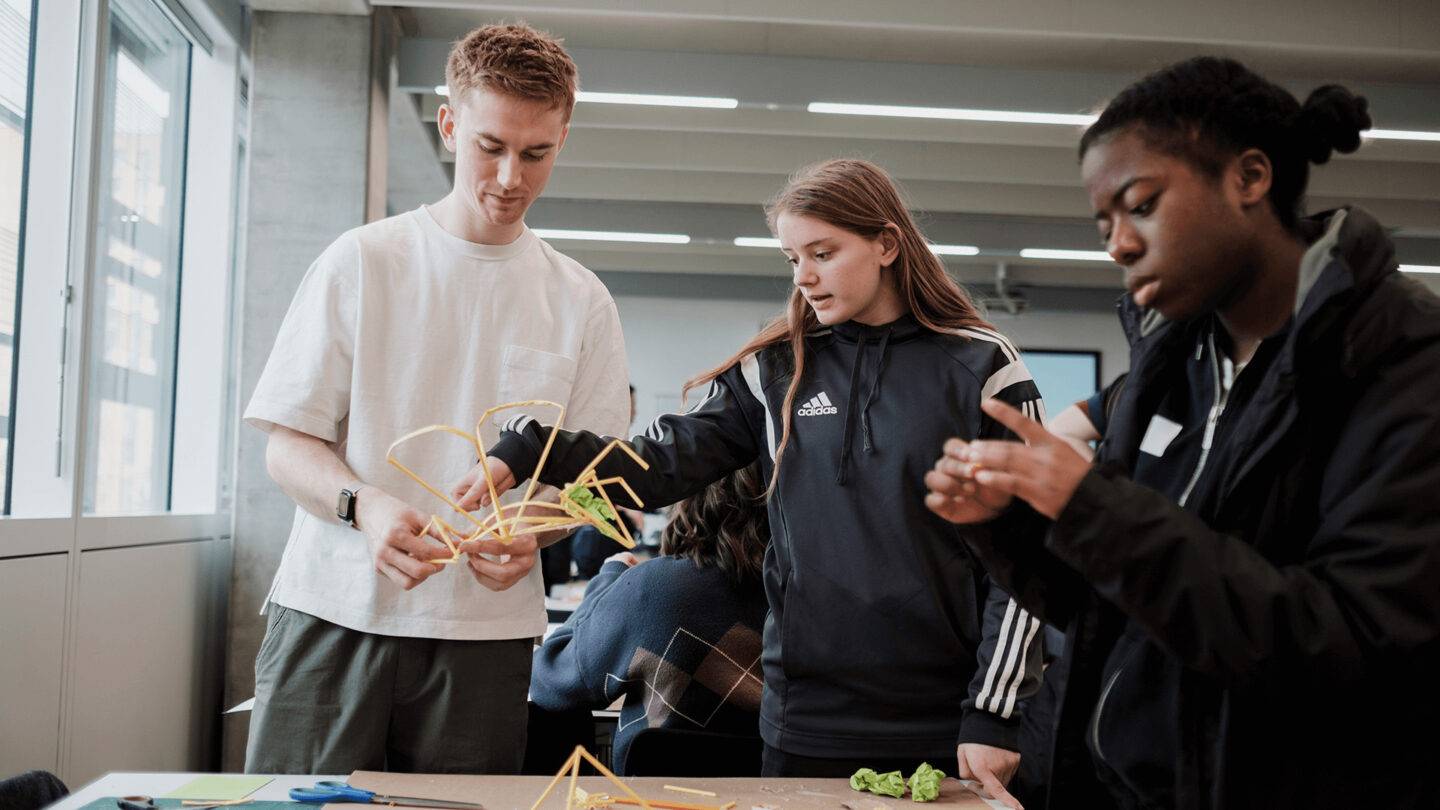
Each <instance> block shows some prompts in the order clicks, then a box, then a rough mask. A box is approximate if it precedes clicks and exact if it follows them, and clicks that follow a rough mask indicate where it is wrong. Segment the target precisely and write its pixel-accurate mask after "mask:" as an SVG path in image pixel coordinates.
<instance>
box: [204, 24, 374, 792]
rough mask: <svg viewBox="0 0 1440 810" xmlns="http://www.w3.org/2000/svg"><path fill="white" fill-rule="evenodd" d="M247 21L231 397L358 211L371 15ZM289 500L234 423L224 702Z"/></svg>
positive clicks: (248, 648) (240, 756)
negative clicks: (245, 173) (244, 162)
mask: <svg viewBox="0 0 1440 810" xmlns="http://www.w3.org/2000/svg"><path fill="white" fill-rule="evenodd" d="M251 31H252V39H251V58H252V66H253V73H252V79H251V83H250V140H249V152H250V166H249V184H250V186H249V211H248V225H247V228H246V231H245V233H244V234H242V235H241V237H240V238H242V239H244V240H245V242H244V244H245V251H246V262H245V268H244V275H243V279H242V281H241V283H240V284H239V285H238V286H237V290H238V294H239V296H240V298H241V301H240V329H241V335H240V356H239V362H238V368H239V373H240V381H239V382H240V385H239V392H240V404H241V407H242V408H243V407H244V404H245V403H247V402H248V401H249V399H250V394H251V392H253V391H254V389H255V383H256V381H257V380H258V379H259V376H260V372H261V370H262V369H264V367H265V361H266V359H267V358H268V357H269V356H270V349H271V347H272V345H273V344H274V341H275V334H276V332H277V331H278V330H279V328H280V321H281V319H282V318H283V317H284V315H285V311H286V309H287V308H288V307H289V305H290V299H291V297H292V296H293V295H294V294H295V289H296V287H297V286H298V285H299V283H300V278H301V276H302V275H303V274H304V273H305V270H306V268H307V267H309V266H310V263H311V262H313V261H314V260H315V258H316V257H317V256H318V255H320V252H321V251H322V250H324V249H325V247H326V246H327V245H329V244H330V242H332V241H334V239H335V238H336V237H337V236H339V235H340V234H341V233H343V232H344V231H346V230H349V229H350V228H354V227H356V226H358V225H361V224H363V223H364V222H365V214H366V199H367V193H368V189H367V179H368V178H367V167H368V165H369V154H368V143H369V133H370V127H371V99H372V87H371V75H372V71H371V51H372V49H371V40H372V32H371V18H370V17H363V16H346V15H331V14H296V13H285V12H268V11H259V12H256V13H255V16H254V24H253V26H252V29H251ZM379 112H380V114H381V115H382V116H383V115H384V114H385V111H383V110H382V111H379ZM382 120H384V119H383V118H382ZM294 508H295V507H294V504H293V503H292V502H291V501H290V500H289V499H288V498H287V497H285V495H284V494H283V493H282V492H280V490H279V488H278V487H276V486H275V484H274V483H273V482H272V481H271V480H270V477H269V476H268V475H267V474H266V472H265V437H264V436H263V435H262V434H260V433H259V432H258V431H255V430H253V429H250V428H247V427H242V428H241V429H240V436H239V441H238V446H237V459H236V470H235V502H234V510H235V534H234V541H235V542H234V548H235V558H234V569H233V576H232V581H231V588H230V607H229V625H230V626H229V639H228V644H227V649H226V681H225V705H226V706H227V707H228V706H232V705H234V704H236V703H238V702H240V701H242V700H245V699H247V698H249V697H251V696H252V695H254V694H255V654H256V651H257V650H258V649H259V646H260V639H261V638H262V636H263V635H264V632H265V625H264V617H262V616H259V615H257V611H259V609H260V606H261V601H262V600H263V599H264V597H265V594H266V592H267V591H268V589H269V586H270V579H271V577H273V576H274V574H275V570H276V568H277V566H278V565H279V561H280V554H281V552H282V551H283V550H284V547H285V540H286V538H287V537H288V535H289V532H290V523H291V517H292V515H293V512H294ZM249 717H250V716H249V714H248V713H243V714H232V715H226V719H225V726H224V755H223V762H222V765H223V767H224V769H225V770H239V769H240V768H241V767H242V766H243V764H244V756H245V739H246V733H247V731H248V728H249Z"/></svg>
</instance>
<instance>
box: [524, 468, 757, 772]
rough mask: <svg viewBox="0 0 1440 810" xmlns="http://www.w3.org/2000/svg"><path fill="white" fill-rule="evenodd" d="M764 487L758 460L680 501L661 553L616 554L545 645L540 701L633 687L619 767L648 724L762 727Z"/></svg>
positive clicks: (584, 701)
mask: <svg viewBox="0 0 1440 810" xmlns="http://www.w3.org/2000/svg"><path fill="white" fill-rule="evenodd" d="M764 492H765V485H764V481H763V479H762V478H761V476H760V471H759V468H758V466H756V465H754V464H752V465H750V466H749V467H746V468H743V469H741V470H737V471H736V472H735V473H733V474H731V475H730V476H728V477H726V478H723V479H721V480H719V481H716V482H715V483H713V484H711V485H710V486H708V487H706V488H705V489H704V490H702V491H700V492H699V493H697V494H695V495H693V496H691V497H690V498H688V499H686V500H684V501H681V502H679V503H677V504H676V505H675V508H674V510H673V512H672V514H671V519H670V524H669V525H668V526H666V527H665V531H664V534H663V535H662V537H661V540H660V553H661V555H662V556H661V557H658V558H656V559H654V560H650V561H647V562H644V563H641V562H639V561H638V560H636V558H635V556H634V555H632V554H630V553H628V552H625V553H621V554H616V555H614V556H613V557H611V558H610V559H609V560H607V561H606V563H605V565H604V566H602V567H601V569H600V573H599V574H598V575H596V576H595V577H594V578H593V579H592V580H591V581H590V587H589V588H588V589H587V590H586V591H585V599H584V601H583V602H581V603H580V607H579V609H578V610H576V611H575V613H574V615H572V616H571V617H570V620H569V621H567V622H566V623H565V624H563V625H561V626H560V628H559V629H557V630H556V631H555V632H554V633H553V634H552V635H551V636H550V638H549V639H548V640H546V641H545V643H544V644H543V645H541V647H540V648H539V649H538V650H536V651H535V661H534V667H533V669H532V672H531V676H530V694H531V699H532V700H533V701H534V702H535V704H536V705H537V706H539V707H541V708H543V709H546V710H548V711H563V710H566V709H575V708H581V707H589V708H595V709H599V708H604V707H606V706H609V705H610V704H611V703H613V702H614V701H615V699H616V698H618V697H620V696H621V695H624V696H625V707H624V708H623V709H622V710H621V712H620V723H619V725H618V726H617V728H616V732H615V740H614V749H613V750H614V753H613V756H612V765H613V767H614V769H615V770H616V771H620V772H623V768H624V765H625V755H626V753H627V752H628V750H629V746H630V742H631V740H633V739H634V737H635V735H636V734H637V733H638V732H639V731H640V730H641V729H644V728H652V727H670V728H685V729H694V730H706V731H716V732H723V733H727V734H754V735H757V736H758V734H759V728H758V719H759V712H760V694H761V688H762V685H763V675H762V674H761V671H760V630H761V627H762V626H763V625H764V622H765V611H766V603H765V592H764V590H763V588H762V587H761V582H760V568H761V564H762V562H763V561H764V557H765V548H766V546H767V545H768V544H769V541H770V526H769V521H768V520H767V518H766V513H765V502H764ZM641 721H643V722H641Z"/></svg>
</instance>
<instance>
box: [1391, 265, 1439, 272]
mask: <svg viewBox="0 0 1440 810" xmlns="http://www.w3.org/2000/svg"><path fill="white" fill-rule="evenodd" d="M1400 272H1402V273H1440V264H1402V265H1400Z"/></svg>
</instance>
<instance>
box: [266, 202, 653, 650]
mask: <svg viewBox="0 0 1440 810" xmlns="http://www.w3.org/2000/svg"><path fill="white" fill-rule="evenodd" d="M627 383H628V377H627V374H626V362H625V344H624V339H623V338H622V336H621V333H620V319H619V315H618V314H617V312H616V310H615V303H614V301H613V300H612V299H611V298H610V294H609V292H608V291H607V290H606V289H605V286H604V285H603V284H601V283H600V280H599V279H597V278H596V277H595V275H594V274H593V273H591V272H590V271H589V270H586V269H585V268H584V267H582V266H581V265H580V264H578V263H577V262H575V261H574V260H572V259H570V258H568V257H566V256H563V255H561V254H560V253H558V252H556V251H555V250H554V249H553V248H551V247H550V246H549V245H547V244H546V243H544V242H542V241H541V240H540V239H539V238H538V237H536V236H535V234H534V233H532V232H531V231H530V230H529V229H526V230H525V232H524V233H523V234H521V236H520V238H518V239H516V240H515V241H514V242H512V243H510V244H508V245H478V244H474V243H472V242H468V241H466V240H464V239H460V238H458V237H456V236H453V235H451V234H450V233H448V232H446V231H445V230H444V229H443V228H441V227H440V225H439V224H438V223H437V222H436V221H435V219H434V218H433V217H432V216H431V215H430V212H429V211H428V210H427V209H426V208H424V207H423V206H422V207H421V208H418V209H416V210H414V211H410V212H408V213H405V214H401V215H399V216H394V217H390V218H389V219H385V220H381V221H379V222H374V223H371V224H369V225H365V226H364V227H360V228H356V229H355V230H352V231H349V232H348V233H346V234H344V235H343V236H341V237H340V238H339V239H337V240H335V243H334V244H332V245H331V246H330V247H329V248H328V249H326V251H325V252H324V253H323V254H321V256H320V258H319V259H317V260H316V261H315V263H314V264H313V265H311V266H310V269H309V271H307V272H306V274H305V277H304V279H302V280H301V282H300V289H299V290H298V291H297V292H296V293H295V299H294V301H292V302H291V304H290V310H289V312H287V313H286V314H285V321H284V323H283V324H282V325H281V327H280V333H279V335H278V336H277V337H276V339H275V347H274V349H273V350H272V351H271V354H270V360H269V362H267V363H266V365H265V371H264V373H262V374H261V375H260V381H259V383H258V384H257V385H256V387H255V393H254V395H253V397H252V398H251V400H250V404H249V407H247V408H246V410H245V421H246V422H248V423H250V424H251V425H254V426H256V427H259V428H261V429H262V430H266V431H268V430H270V428H271V427H272V426H273V425H284V426H285V427H288V428H292V429H294V430H298V431H300V432H303V433H308V434H310V435H312V436H316V437H318V438H321V439H324V440H326V441H328V442H339V443H340V445H339V446H340V452H341V455H342V457H343V458H344V459H345V462H346V463H347V464H349V465H350V468H351V469H352V470H354V471H355V474H356V475H357V476H358V477H359V478H360V480H362V481H364V482H366V483H368V484H373V485H375V486H378V487H380V488H382V489H384V490H385V491H386V492H389V493H390V494H392V495H394V496H395V497H397V498H400V499H401V500H403V501H405V502H407V503H409V504H410V505H411V506H414V507H415V508H416V509H419V510H420V511H421V512H423V513H425V514H427V515H429V514H436V515H440V516H441V517H442V518H444V519H445V520H446V521H447V522H449V523H450V525H452V526H454V527H455V528H456V529H457V530H460V531H462V532H463V531H465V530H466V529H465V527H467V526H469V525H471V524H469V523H468V522H467V521H465V519H464V518H463V517H461V516H459V515H457V514H455V513H454V512H453V511H451V510H450V508H449V507H448V506H446V505H445V503H444V502H443V501H441V500H440V499H438V498H436V497H435V496H434V495H431V494H430V493H428V492H426V491H425V490H424V489H423V488H421V487H420V486H419V485H418V484H416V483H414V482H413V481H411V480H410V479H409V478H408V477H406V476H405V475H404V474H403V473H401V472H400V471H399V470H397V469H395V468H394V467H392V466H390V465H389V464H387V463H386V462H385V452H386V449H387V448H388V447H389V446H390V443H391V442H393V441H394V440H395V439H398V438H400V437H401V436H402V435H404V434H406V433H408V432H410V431H412V430H416V429H418V428H422V427H425V426H427V425H434V424H445V425H453V426H455V427H459V428H461V429H462V430H465V431H466V432H469V431H473V430H474V429H475V422H476V420H478V419H479V418H480V414H481V413H482V412H483V411H484V410H485V409H487V408H490V407H492V406H495V405H499V404H501V403H504V402H512V401H516V400H525V399H546V400H553V401H555V402H559V403H561V404H562V405H565V406H566V407H567V412H566V414H565V424H566V426H568V427H578V428H585V429H587V430H591V431H595V432H599V433H604V434H608V435H623V431H624V430H626V428H627V427H628V421H629V410H630V398H629V391H628V387H627ZM527 410H528V411H529V412H532V413H534V414H535V415H536V416H540V413H539V412H536V411H535V410H534V408H533V407H532V408H529V409H527ZM511 415H513V414H509V413H503V412H502V413H501V414H499V415H498V417H497V418H496V419H495V420H492V423H491V424H488V425H485V426H484V427H483V429H482V433H481V438H482V439H483V440H484V441H485V442H486V443H487V444H489V443H493V442H494V441H495V439H496V437H497V435H498V427H497V424H496V423H497V422H499V421H503V420H504V419H505V418H507V417H508V416H511ZM542 418H543V417H542ZM398 455H399V457H400V459H401V460H402V461H404V462H405V463H406V464H407V466H409V467H410V468H411V469H413V470H414V471H415V472H416V473H417V474H419V475H420V476H421V477H423V478H425V479H426V480H427V481H429V482H430V483H431V484H432V485H433V486H435V487H436V488H437V489H439V490H440V491H442V492H448V491H449V488H450V486H451V485H452V484H453V483H454V482H455V481H456V480H458V479H459V478H460V477H461V476H463V475H464V474H465V473H466V471H468V470H469V469H470V468H471V467H472V466H473V465H474V463H475V449H474V447H473V446H472V445H470V444H469V443H468V442H466V441H465V440H464V439H461V438H459V437H456V436H453V435H449V434H430V435H427V436H425V437H422V438H420V439H417V440H414V441H412V442H409V443H406V444H405V445H402V446H401V447H400V449H399V451H398ZM336 496H337V497H338V496H339V493H338V492H337V493H336ZM364 498H365V492H364V491H361V493H360V499H361V500H362V501H363V500H364ZM543 597H544V593H543V586H542V584H541V576H540V567H539V566H538V565H537V566H536V567H535V568H534V569H533V570H531V572H530V574H529V576H528V577H527V578H526V579H525V580H523V581H521V582H518V583H516V584H515V585H514V586H513V587H511V588H510V589H509V590H506V591H502V592H499V593H496V592H494V591H491V590H489V589H487V588H485V587H484V586H482V585H481V584H480V583H478V582H476V581H475V579H474V577H473V576H472V575H471V574H470V571H469V570H468V566H465V565H463V564H455V565H450V566H447V567H446V568H445V570H443V571H441V572H439V573H437V574H435V575H434V576H431V577H430V578H429V579H427V580H426V581H425V582H423V583H421V584H420V585H419V586H418V587H416V588H414V589H413V590H411V591H408V592H407V591H405V590H403V589H401V588H400V587H399V586H397V585H395V584H394V583H392V582H391V581H390V580H389V579H387V578H385V577H384V576H381V575H380V574H378V573H376V571H375V569H374V565H373V563H372V561H371V557H370V551H369V547H368V544H367V543H366V540H365V536H364V535H363V534H361V533H360V532H358V531H356V530H354V529H352V528H351V527H349V526H347V525H344V524H342V523H339V522H338V521H336V520H335V519H333V518H332V519H330V520H323V519H320V518H317V517H315V516H313V515H311V514H309V513H307V512H306V511H304V510H303V509H299V508H297V509H296V510H295V523H294V526H293V527H292V528H291V530H290V539H289V541H288V542H287V544H286V546H285V554H284V557H283V558H282V559H281V561H280V570H279V571H278V572H277V573H276V575H275V582H274V584H273V585H272V586H271V590H270V596H269V601H273V602H275V603H276V604H279V605H283V606H285V607H288V608H293V609H295V610H299V611H301V612H304V613H309V614H311V615H313V616H318V617H320V618H322V619H325V620H326V621H330V622H333V623H335V624H339V625H342V626H344V627H349V628H352V629H355V630H361V631H364V632H369V633H380V634H384V635H392V636H412V637H422V638H446V639H508V638H523V637H526V636H538V635H541V634H542V633H543V632H544V630H545V607H544V598H543Z"/></svg>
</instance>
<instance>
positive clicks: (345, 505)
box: [335, 484, 364, 529]
mask: <svg viewBox="0 0 1440 810" xmlns="http://www.w3.org/2000/svg"><path fill="white" fill-rule="evenodd" d="M363 488H364V487H363V486H362V485H360V484H351V485H350V486H349V487H346V488H345V489H342V490H340V503H339V504H338V505H337V506H336V507H335V517H338V518H340V519H341V520H343V521H345V522H346V523H349V524H350V528H352V529H358V528H360V527H359V526H357V525H355V511H356V509H355V506H356V503H357V501H356V497H357V496H358V495H359V494H360V490H361V489H363Z"/></svg>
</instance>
